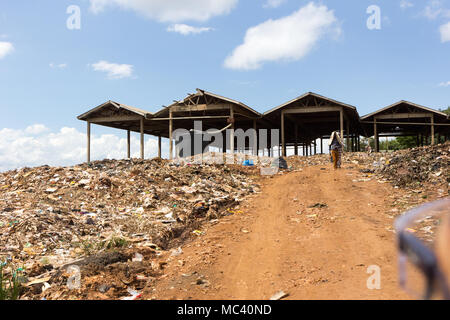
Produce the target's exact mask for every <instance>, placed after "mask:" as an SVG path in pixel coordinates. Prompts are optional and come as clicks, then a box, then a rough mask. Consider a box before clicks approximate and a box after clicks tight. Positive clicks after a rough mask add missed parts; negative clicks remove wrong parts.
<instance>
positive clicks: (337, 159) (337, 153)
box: [328, 131, 344, 169]
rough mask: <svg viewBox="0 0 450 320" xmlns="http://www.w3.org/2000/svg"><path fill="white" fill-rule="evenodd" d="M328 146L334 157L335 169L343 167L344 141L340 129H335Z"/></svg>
mask: <svg viewBox="0 0 450 320" xmlns="http://www.w3.org/2000/svg"><path fill="white" fill-rule="evenodd" d="M328 146H329V150H330V153H331V156H332V159H333V167H334V169H338V168H340V167H341V162H342V150H343V148H344V143H343V142H342V140H341V137H340V135H339V132H338V131H334V132H333V133H332V134H331V137H330V142H329V143H328Z"/></svg>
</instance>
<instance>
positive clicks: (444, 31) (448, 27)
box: [439, 22, 450, 42]
mask: <svg viewBox="0 0 450 320" xmlns="http://www.w3.org/2000/svg"><path fill="white" fill-rule="evenodd" d="M439 32H440V33H441V42H449V41H450V22H448V23H446V24H443V25H442V26H441V27H440V28H439Z"/></svg>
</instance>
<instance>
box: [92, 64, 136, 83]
mask: <svg viewBox="0 0 450 320" xmlns="http://www.w3.org/2000/svg"><path fill="white" fill-rule="evenodd" d="M92 68H93V69H94V71H100V72H106V73H107V77H108V79H122V78H129V77H131V76H132V75H133V69H134V66H132V65H130V64H117V63H111V62H108V61H104V60H101V61H99V62H97V63H94V64H93V65H92Z"/></svg>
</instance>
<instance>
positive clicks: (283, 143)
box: [281, 111, 286, 157]
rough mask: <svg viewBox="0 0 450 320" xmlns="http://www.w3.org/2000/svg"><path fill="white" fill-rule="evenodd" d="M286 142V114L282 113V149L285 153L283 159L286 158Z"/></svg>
mask: <svg viewBox="0 0 450 320" xmlns="http://www.w3.org/2000/svg"><path fill="white" fill-rule="evenodd" d="M285 143H286V141H285V135H284V112H283V111H281V149H282V151H283V157H285V156H286V148H285V147H286V144H285Z"/></svg>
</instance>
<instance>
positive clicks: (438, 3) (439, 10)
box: [423, 0, 450, 20]
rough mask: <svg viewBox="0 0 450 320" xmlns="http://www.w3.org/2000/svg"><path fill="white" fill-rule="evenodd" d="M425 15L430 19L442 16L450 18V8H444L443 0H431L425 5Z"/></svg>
mask: <svg viewBox="0 0 450 320" xmlns="http://www.w3.org/2000/svg"><path fill="white" fill-rule="evenodd" d="M423 15H424V16H425V17H426V18H428V19H430V20H435V19H437V18H440V17H443V18H448V17H450V10H449V9H446V8H444V3H443V1H442V0H431V1H429V2H428V4H427V6H426V7H425V9H424V11H423Z"/></svg>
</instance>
